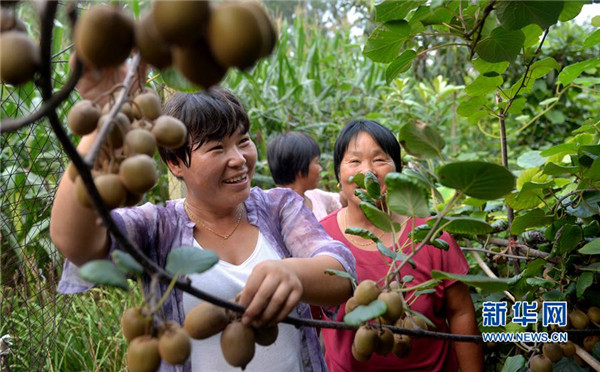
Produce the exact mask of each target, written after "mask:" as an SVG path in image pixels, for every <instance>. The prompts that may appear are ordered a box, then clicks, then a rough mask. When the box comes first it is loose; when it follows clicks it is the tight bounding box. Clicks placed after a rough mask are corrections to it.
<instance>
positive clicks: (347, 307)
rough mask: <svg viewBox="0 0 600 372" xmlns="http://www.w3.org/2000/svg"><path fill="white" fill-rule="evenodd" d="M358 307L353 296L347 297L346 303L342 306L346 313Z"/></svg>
mask: <svg viewBox="0 0 600 372" xmlns="http://www.w3.org/2000/svg"><path fill="white" fill-rule="evenodd" d="M357 307H358V303H357V302H356V299H355V298H354V297H350V298H349V299H348V301H346V305H345V307H344V311H345V313H346V314H348V313H350V312H352V310H354V309H356V308H357Z"/></svg>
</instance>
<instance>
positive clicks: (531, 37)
mask: <svg viewBox="0 0 600 372" xmlns="http://www.w3.org/2000/svg"><path fill="white" fill-rule="evenodd" d="M521 31H522V32H523V35H525V41H524V42H523V48H529V47H530V46H533V45H537V44H538V43H539V42H540V36H542V34H543V33H544V30H542V28H541V27H540V26H538V25H536V24H531V25H527V26H525V27H523V28H522V29H521Z"/></svg>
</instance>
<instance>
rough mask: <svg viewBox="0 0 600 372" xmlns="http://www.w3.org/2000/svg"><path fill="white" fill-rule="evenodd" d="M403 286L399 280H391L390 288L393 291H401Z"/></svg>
mask: <svg viewBox="0 0 600 372" xmlns="http://www.w3.org/2000/svg"><path fill="white" fill-rule="evenodd" d="M401 288H402V286H401V285H400V283H398V281H397V280H394V281H391V282H390V290H391V291H394V292H396V291H399V290H400V289H401Z"/></svg>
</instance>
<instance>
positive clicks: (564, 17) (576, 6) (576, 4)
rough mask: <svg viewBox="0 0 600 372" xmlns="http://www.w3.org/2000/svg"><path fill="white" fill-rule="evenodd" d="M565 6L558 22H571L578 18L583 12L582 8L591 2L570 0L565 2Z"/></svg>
mask: <svg viewBox="0 0 600 372" xmlns="http://www.w3.org/2000/svg"><path fill="white" fill-rule="evenodd" d="M564 3H565V5H564V7H563V10H562V12H560V17H558V20H559V21H561V22H566V21H570V20H571V19H573V18H575V17H577V15H578V14H579V13H580V12H581V8H583V6H584V5H585V4H587V3H589V1H578V0H569V1H565V2H564Z"/></svg>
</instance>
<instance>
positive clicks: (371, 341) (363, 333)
mask: <svg viewBox="0 0 600 372" xmlns="http://www.w3.org/2000/svg"><path fill="white" fill-rule="evenodd" d="M378 344H379V337H377V331H376V330H374V329H373V328H368V327H366V326H364V325H363V326H360V327H359V328H358V330H357V331H356V334H355V335H354V346H355V348H356V351H357V352H358V353H360V354H362V355H365V356H368V357H370V356H371V354H373V352H375V350H377V347H378Z"/></svg>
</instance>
